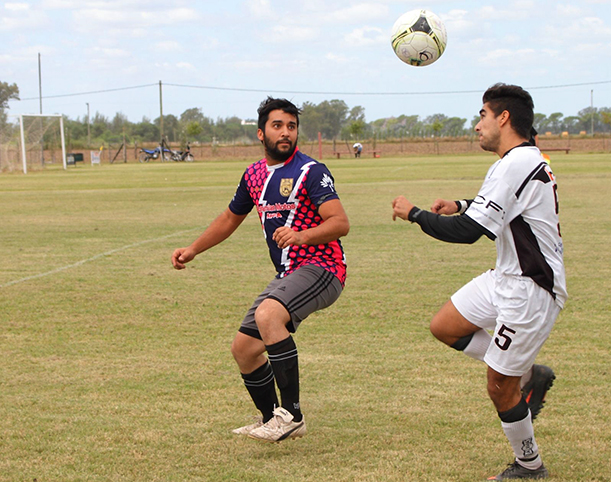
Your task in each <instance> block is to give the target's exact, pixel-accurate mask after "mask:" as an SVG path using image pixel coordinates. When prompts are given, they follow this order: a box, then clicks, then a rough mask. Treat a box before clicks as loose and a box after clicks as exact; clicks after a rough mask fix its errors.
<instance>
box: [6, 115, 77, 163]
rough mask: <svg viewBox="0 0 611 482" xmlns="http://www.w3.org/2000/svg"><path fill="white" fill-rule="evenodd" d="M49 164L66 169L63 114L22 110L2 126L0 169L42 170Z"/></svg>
mask: <svg viewBox="0 0 611 482" xmlns="http://www.w3.org/2000/svg"><path fill="white" fill-rule="evenodd" d="M48 164H57V165H61V166H62V167H63V168H64V169H66V145H65V139H64V120H63V117H62V116H61V115H58V114H54V115H44V114H23V115H20V116H19V119H18V121H17V122H15V123H9V122H7V123H5V124H4V125H3V126H2V128H1V130H0V171H16V170H23V172H24V173H25V174H27V172H28V171H32V170H40V169H43V168H44V167H45V165H48Z"/></svg>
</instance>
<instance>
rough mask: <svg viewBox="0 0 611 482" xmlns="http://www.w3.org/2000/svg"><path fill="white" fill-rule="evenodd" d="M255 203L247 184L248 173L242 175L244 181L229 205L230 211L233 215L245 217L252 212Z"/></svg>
mask: <svg viewBox="0 0 611 482" xmlns="http://www.w3.org/2000/svg"><path fill="white" fill-rule="evenodd" d="M254 205H255V203H254V202H253V200H252V197H251V196H250V193H249V191H248V186H247V182H246V173H244V174H243V175H242V179H241V180H240V183H239V184H238V187H237V189H236V191H235V194H234V195H233V199H232V200H231V202H230V203H229V209H230V210H231V212H232V213H233V214H237V215H244V214H248V213H249V212H250V211H252V208H253V207H254Z"/></svg>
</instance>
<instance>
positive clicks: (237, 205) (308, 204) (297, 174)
mask: <svg viewBox="0 0 611 482" xmlns="http://www.w3.org/2000/svg"><path fill="white" fill-rule="evenodd" d="M332 199H339V196H338V195H337V192H336V191H335V185H334V181H333V176H331V173H330V172H329V170H328V169H327V166H325V165H324V164H322V163H320V162H318V161H316V160H314V159H312V158H311V157H308V156H306V155H305V154H303V153H302V152H300V151H299V150H298V149H296V150H295V153H294V154H293V156H292V157H291V158H289V159H288V160H287V161H286V162H285V163H283V164H277V165H274V166H269V165H268V164H267V161H266V160H265V159H261V160H260V161H258V162H255V163H254V164H251V165H250V166H248V168H247V169H246V171H245V172H244V174H243V175H242V179H241V180H240V184H239V185H238V188H237V190H236V193H235V195H234V196H233V199H232V200H231V203H229V209H230V210H231V211H232V212H233V213H234V214H238V215H244V214H248V213H249V212H250V211H251V210H252V208H253V207H255V206H256V208H257V212H258V213H259V219H260V221H261V226H262V227H263V234H264V236H265V239H266V241H267V245H268V247H269V254H270V256H271V259H272V262H273V263H274V266H275V267H276V271H277V272H278V276H277V277H278V278H282V277H284V276H286V275H287V274H289V273H291V272H293V271H295V270H296V269H297V268H300V267H302V266H306V265H316V266H320V267H321V268H324V269H326V270H327V271H330V272H331V273H333V274H334V275H335V276H336V277H337V278H338V279H339V280H340V282H341V283H342V286H343V285H344V283H345V281H346V262H345V256H344V250H343V248H342V245H341V243H340V241H339V240H336V241H332V242H330V243H327V244H319V245H316V246H308V245H302V246H288V247H286V248H284V249H280V248H279V247H278V245H277V244H276V243H275V241H274V240H273V239H272V236H273V234H274V231H276V229H278V228H279V227H281V226H289V227H290V228H291V229H293V230H295V231H303V230H304V229H309V228H314V227H316V226H318V225H319V224H321V223H322V222H323V219H322V218H321V216H320V214H319V213H318V207H319V206H320V205H321V204H323V203H324V202H325V201H330V200H332Z"/></svg>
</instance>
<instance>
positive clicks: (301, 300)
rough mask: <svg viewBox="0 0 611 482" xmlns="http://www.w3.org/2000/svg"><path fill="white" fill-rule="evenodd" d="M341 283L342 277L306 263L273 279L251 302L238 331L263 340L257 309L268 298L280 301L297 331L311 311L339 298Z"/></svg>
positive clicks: (330, 303) (324, 306)
mask: <svg viewBox="0 0 611 482" xmlns="http://www.w3.org/2000/svg"><path fill="white" fill-rule="evenodd" d="M341 292H342V284H341V283H340V281H339V279H337V277H336V276H335V275H333V274H332V273H330V272H329V271H327V270H326V269H324V268H321V267H320V266H314V265H307V266H304V267H302V268H299V269H298V270H297V271H293V272H292V273H291V274H289V275H287V276H285V277H284V278H274V279H273V280H272V282H271V283H270V284H268V285H267V288H265V289H264V290H263V292H262V293H261V294H260V295H259V296H258V297H257V299H256V300H255V302H254V303H253V304H252V306H251V307H250V309H249V310H248V312H247V313H246V316H245V317H244V320H242V325H241V326H240V329H239V331H240V332H242V333H244V334H245V335H249V336H252V337H254V338H258V339H261V335H260V334H259V329H258V328H257V324H256V322H255V311H256V310H257V307H258V306H259V305H260V304H261V302H262V301H263V300H265V299H267V298H270V299H272V300H276V301H278V302H280V303H281V304H282V305H283V306H284V307H285V308H286V311H288V312H289V314H290V315H291V321H289V322H288V323H287V325H286V328H287V330H288V331H289V332H290V333H295V331H297V328H298V327H299V324H300V323H301V322H302V321H303V320H305V319H306V318H307V317H308V316H309V315H310V314H311V313H314V312H315V311H318V310H322V309H324V308H327V307H328V306H331V305H332V304H333V303H334V302H335V300H337V299H338V298H339V295H340V294H341Z"/></svg>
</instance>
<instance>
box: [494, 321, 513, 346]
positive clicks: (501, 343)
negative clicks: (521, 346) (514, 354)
mask: <svg viewBox="0 0 611 482" xmlns="http://www.w3.org/2000/svg"><path fill="white" fill-rule="evenodd" d="M506 333H510V334H512V335H515V334H516V332H515V330H512V329H511V328H507V327H506V326H505V325H503V326H501V328H500V329H499V332H498V336H497V337H496V338H495V339H494V343H495V344H496V346H498V347H499V348H500V349H501V350H503V351H505V350H507V349H508V348H509V345H511V342H512V341H513V340H512V339H511V338H510V336H509V335H507V334H506ZM501 338H502V340H501Z"/></svg>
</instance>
